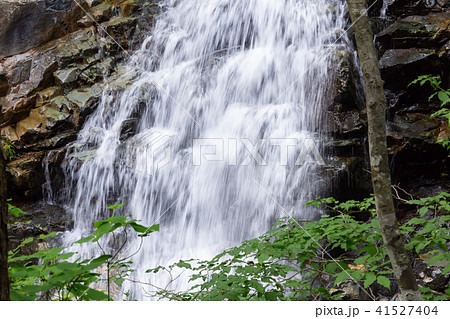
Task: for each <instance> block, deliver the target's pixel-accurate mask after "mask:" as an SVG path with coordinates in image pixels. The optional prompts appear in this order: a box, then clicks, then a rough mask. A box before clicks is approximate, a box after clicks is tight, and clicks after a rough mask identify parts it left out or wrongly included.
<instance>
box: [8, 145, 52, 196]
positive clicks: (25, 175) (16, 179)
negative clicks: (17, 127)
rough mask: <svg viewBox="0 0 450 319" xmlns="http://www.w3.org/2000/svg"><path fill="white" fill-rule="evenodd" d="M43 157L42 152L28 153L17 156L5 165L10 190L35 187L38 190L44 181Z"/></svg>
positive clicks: (33, 188)
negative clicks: (24, 155) (21, 156)
mask: <svg viewBox="0 0 450 319" xmlns="http://www.w3.org/2000/svg"><path fill="white" fill-rule="evenodd" d="M43 157H44V153H43V152H37V153H28V154H27V156H26V157H23V158H19V159H17V160H15V161H13V162H10V163H8V164H7V165H6V172H7V173H8V176H7V177H8V185H9V186H11V190H12V191H14V190H19V191H24V190H35V189H36V188H38V189H39V190H40V187H41V185H42V183H43V181H44V175H43V172H42V159H43ZM15 195H19V194H15Z"/></svg>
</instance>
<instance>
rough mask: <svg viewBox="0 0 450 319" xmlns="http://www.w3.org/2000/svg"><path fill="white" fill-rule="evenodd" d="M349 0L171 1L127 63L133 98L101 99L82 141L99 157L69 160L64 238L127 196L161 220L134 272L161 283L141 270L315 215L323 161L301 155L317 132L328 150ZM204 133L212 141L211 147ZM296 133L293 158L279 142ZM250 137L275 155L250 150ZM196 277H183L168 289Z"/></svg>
mask: <svg viewBox="0 0 450 319" xmlns="http://www.w3.org/2000/svg"><path fill="white" fill-rule="evenodd" d="M343 3H344V1H341V0H167V1H165V2H164V6H165V7H166V8H167V10H166V11H165V12H164V13H163V14H161V15H160V16H159V17H158V18H157V22H156V25H155V28H154V30H153V32H152V36H151V37H149V38H148V39H146V41H145V43H144V44H143V45H142V48H141V49H140V50H139V51H138V52H136V53H135V54H134V55H133V57H132V58H131V59H130V60H129V63H128V68H129V71H130V72H132V71H134V72H137V74H138V78H137V79H136V80H135V81H134V83H133V85H132V86H131V87H129V88H128V89H127V90H125V91H123V92H117V91H115V90H114V89H113V88H111V90H110V91H108V92H105V93H104V96H103V97H102V100H101V104H100V105H99V107H98V109H97V110H96V111H95V113H94V114H92V115H91V116H90V117H89V119H88V121H87V122H86V123H85V125H84V128H83V130H82V132H81V133H80V136H79V138H78V141H77V142H76V144H75V146H76V147H75V149H76V152H77V154H78V155H85V154H87V152H89V150H95V155H93V156H92V157H93V158H91V159H89V160H86V161H84V162H83V164H82V165H81V166H79V164H77V163H78V162H77V160H76V159H74V158H72V159H71V160H69V161H68V163H69V165H68V167H67V170H68V173H69V176H71V178H72V180H73V182H74V183H73V184H74V185H75V186H73V189H71V190H70V197H71V198H72V201H73V202H72V205H71V210H72V211H73V212H74V220H75V226H74V230H73V231H72V232H70V233H69V234H67V235H66V240H67V241H68V242H69V241H71V240H73V239H78V238H79V237H81V236H82V235H85V234H86V232H89V231H90V230H91V225H92V223H93V222H94V221H96V220H99V219H102V218H104V217H106V216H107V212H106V209H105V208H106V206H107V205H111V204H116V203H120V202H126V203H127V204H126V206H125V209H124V210H123V211H122V212H121V213H131V214H132V215H133V217H134V218H137V219H140V220H142V224H144V225H152V224H153V223H155V222H157V223H159V224H161V228H160V232H158V233H154V234H152V235H151V236H150V237H149V238H147V239H145V240H144V243H143V245H142V248H141V250H140V252H139V253H138V254H137V255H135V256H134V257H133V261H134V263H135V264H134V268H137V271H136V272H135V273H133V276H134V278H137V279H139V280H140V281H144V282H146V281H151V282H152V283H153V284H155V285H157V286H158V285H160V286H163V285H164V282H165V281H166V280H167V278H163V277H156V278H155V277H149V276H148V275H146V274H145V273H144V271H145V270H146V269H148V268H151V267H154V266H157V265H167V264H169V263H171V262H174V261H178V260H179V259H182V258H207V257H211V256H212V255H214V254H215V253H217V252H219V251H221V250H222V249H224V248H227V247H230V246H232V245H235V244H238V243H240V242H241V241H243V240H245V239H249V238H251V237H257V236H259V235H261V234H262V233H263V232H265V231H266V230H268V228H269V226H270V224H271V223H272V222H273V221H274V220H275V218H277V217H286V214H289V215H295V216H302V217H305V216H307V215H308V213H309V212H308V211H307V210H306V209H305V208H304V202H305V200H309V199H311V198H312V197H313V196H314V195H315V194H316V193H317V191H318V190H317V187H316V184H317V176H316V175H315V172H316V168H317V166H318V163H313V162H305V163H303V165H295V164H294V163H295V160H296V159H297V158H298V155H299V153H300V152H301V151H302V150H303V151H305V148H304V146H305V145H310V146H311V140H314V141H316V143H315V145H317V146H319V133H320V127H319V126H320V125H319V123H320V118H321V113H322V110H323V108H324V105H325V104H326V102H327V101H328V99H327V94H328V95H329V92H330V87H331V86H332V81H331V80H332V79H333V71H335V70H334V69H333V67H332V64H333V63H332V62H333V61H334V53H335V47H336V46H337V44H336V43H334V42H335V41H336V40H337V39H338V37H339V35H340V34H341V33H339V31H341V32H342V30H343V28H344V25H345V22H346V21H345V18H344V7H343ZM130 118H137V132H136V133H137V134H136V135H135V136H133V137H131V138H129V139H128V140H124V139H123V137H122V138H121V130H122V126H123V123H124V121H126V120H129V119H130ZM195 139H209V140H201V141H200V142H201V143H200V144H203V145H204V148H201V149H200V148H196V147H194V145H195V143H199V142H195V141H194V140H195ZM286 139H288V140H286ZM293 140H294V141H297V143H296V145H292V146H291V147H290V148H289V149H288V150H289V154H288V158H287V163H288V165H284V164H285V163H283V162H284V161H285V160H286V159H283V154H282V153H283V152H282V149H284V148H283V147H281V146H280V145H277V144H280V143H283V141H284V142H286V141H288V143H290V142H291V141H293ZM207 141H210V143H208V142H207ZM249 143H251V144H249ZM258 143H259V144H258ZM205 144H208V145H210V146H209V147H208V146H207V145H206V146H205ZM222 144H223V149H224V151H223V159H222V160H215V161H212V160H209V161H207V160H206V159H207V158H208V156H211V155H208V156H206V158H205V156H202V157H200V159H201V164H200V165H194V162H195V159H196V158H197V159H198V156H197V155H198V152H199V150H202V151H204V154H207V153H214V152H218V151H219V150H218V149H219V148H221V147H222ZM212 145H214V146H212ZM252 145H256V146H255V147H254V148H253V149H257V150H258V153H259V154H260V157H261V158H262V159H263V161H264V163H263V162H262V161H261V158H259V157H258V156H257V155H256V153H254V154H253V155H255V156H253V157H252V156H250V155H252V153H251V152H250V151H249V149H252ZM156 149H158V150H161V149H163V150H165V152H163V154H165V157H164V158H163V159H168V160H167V161H164V164H165V165H160V166H161V167H158V169H157V170H156V169H152V170H151V171H149V170H147V167H148V165H150V166H151V167H152V168H155V167H156V164H155V162H154V161H152V160H151V157H152V156H149V154H150V153H149V151H151V152H153V151H156ZM309 150H311V147H310V148H309ZM166 151H167V152H166ZM219 153H220V152H219ZM77 154H75V155H77ZM153 154H154V153H153ZM150 155H151V154H150ZM216 155H217V154H216ZM78 157H80V156H78ZM219 157H220V156H218V157H217V158H216V159H219ZM161 163H162V162H160V163H159V164H161ZM147 164H148V165H147ZM195 164H198V163H195ZM264 164H265V165H264ZM281 207H282V208H281ZM284 210H285V211H284ZM137 244H138V241H136V242H133V243H132V244H130V246H129V247H128V248H127V251H128V253H130V252H132V251H134V250H135V249H136V248H137V247H136V246H137ZM87 247H88V248H86V249H92V250H93V249H96V246H92V247H89V246H87ZM81 253H83V252H81ZM84 253H85V254H88V253H92V252H91V251H85V252H84ZM124 255H126V253H124ZM186 285H187V283H186V282H185V281H184V280H183V279H182V278H181V279H180V280H178V281H176V282H174V283H172V285H171V287H170V288H174V289H184V288H186ZM124 290H125V291H127V290H131V298H133V299H144V298H145V296H144V291H143V289H142V287H141V286H140V285H138V284H132V283H125V287H124Z"/></svg>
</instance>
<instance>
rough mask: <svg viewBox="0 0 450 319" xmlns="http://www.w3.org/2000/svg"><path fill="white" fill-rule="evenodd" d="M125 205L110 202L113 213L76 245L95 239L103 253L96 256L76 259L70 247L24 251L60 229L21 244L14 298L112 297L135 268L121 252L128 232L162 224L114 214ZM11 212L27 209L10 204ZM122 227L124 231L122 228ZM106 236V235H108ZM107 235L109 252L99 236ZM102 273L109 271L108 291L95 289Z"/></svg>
mask: <svg viewBox="0 0 450 319" xmlns="http://www.w3.org/2000/svg"><path fill="white" fill-rule="evenodd" d="M121 206H123V204H121V205H114V206H109V207H108V208H109V209H112V217H109V218H107V219H105V220H102V221H98V222H95V223H94V227H95V231H94V232H93V233H92V235H90V236H87V237H85V238H82V239H80V240H78V241H76V242H75V243H73V244H72V245H71V246H73V245H82V244H85V243H87V242H95V243H97V244H98V245H99V247H100V248H101V250H102V252H103V254H102V255H101V256H98V257H95V258H87V259H81V258H78V259H75V260H74V261H68V260H69V258H71V257H73V256H75V255H76V253H74V252H65V249H66V248H67V247H54V248H45V249H40V250H39V251H38V252H36V253H33V254H31V255H26V254H21V251H22V249H23V248H24V247H25V246H26V245H28V244H31V243H32V242H36V243H38V244H39V245H40V246H41V247H45V240H46V239H48V238H50V237H53V236H55V235H56V233H54V232H53V233H51V234H49V235H41V236H39V237H38V238H31V237H30V238H28V239H25V240H24V241H23V242H22V243H21V245H19V246H18V247H17V248H15V249H14V250H13V251H10V252H9V264H10V266H9V276H10V281H11V293H10V294H11V300H111V293H110V287H111V285H113V284H114V285H117V286H120V285H121V284H122V283H123V281H124V280H125V278H126V276H127V275H128V274H129V273H130V272H131V271H132V269H131V268H130V266H131V262H130V261H129V257H130V256H128V257H120V256H119V254H120V253H121V252H122V249H123V248H124V247H125V244H126V243H127V238H128V236H129V235H128V233H130V232H131V230H132V231H134V233H135V234H137V236H139V237H140V238H141V239H142V238H143V237H146V236H148V235H149V234H151V233H152V232H155V231H158V230H159V225H153V226H151V227H145V226H143V225H141V224H138V222H137V221H136V220H135V219H131V217H130V216H114V212H115V209H117V208H119V207H121ZM9 212H10V213H11V214H13V215H15V216H18V214H19V213H23V212H22V211H21V210H20V209H18V208H16V207H14V206H12V205H9ZM119 230H120V232H119ZM105 237H106V238H105ZM100 239H106V240H108V241H109V242H110V243H112V244H116V245H112V246H118V247H119V248H117V249H112V250H111V251H110V252H106V251H105V249H104V248H103V247H102V246H101V244H100V242H99V240H100ZM102 274H106V275H107V279H106V285H107V291H106V292H105V291H100V290H97V289H95V288H94V287H95V285H96V284H97V283H99V281H100V280H101V276H102Z"/></svg>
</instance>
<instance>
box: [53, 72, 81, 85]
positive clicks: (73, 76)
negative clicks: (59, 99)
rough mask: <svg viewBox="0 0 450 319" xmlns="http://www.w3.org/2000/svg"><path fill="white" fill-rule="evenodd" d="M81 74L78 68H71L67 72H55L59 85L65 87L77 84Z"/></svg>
mask: <svg viewBox="0 0 450 319" xmlns="http://www.w3.org/2000/svg"><path fill="white" fill-rule="evenodd" d="M79 74H80V70H79V69H78V68H70V69H65V70H58V71H56V72H55V77H56V79H57V81H58V82H59V84H61V85H65V84H70V83H72V82H75V81H76V80H77V78H78V75H79Z"/></svg>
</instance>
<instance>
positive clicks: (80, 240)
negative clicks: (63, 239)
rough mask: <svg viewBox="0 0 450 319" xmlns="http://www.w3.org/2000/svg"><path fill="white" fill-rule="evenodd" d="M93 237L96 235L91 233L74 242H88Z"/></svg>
mask: <svg viewBox="0 0 450 319" xmlns="http://www.w3.org/2000/svg"><path fill="white" fill-rule="evenodd" d="M93 238H95V236H94V235H89V236H87V237H83V238H81V239H79V240H77V241H76V242H74V244H82V243H87V242H89V241H91V240H92V239H93Z"/></svg>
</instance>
